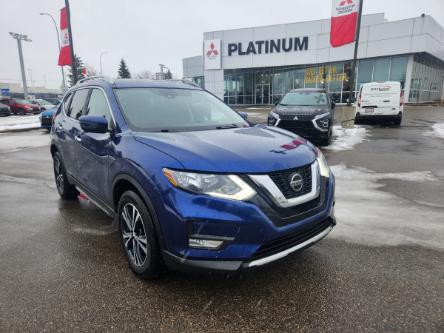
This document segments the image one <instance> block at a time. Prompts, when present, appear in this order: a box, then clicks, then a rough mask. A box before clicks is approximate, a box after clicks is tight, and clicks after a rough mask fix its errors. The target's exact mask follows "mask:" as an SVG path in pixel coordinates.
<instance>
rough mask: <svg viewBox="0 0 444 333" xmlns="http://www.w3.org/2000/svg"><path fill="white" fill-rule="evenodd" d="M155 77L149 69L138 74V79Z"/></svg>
mask: <svg viewBox="0 0 444 333" xmlns="http://www.w3.org/2000/svg"><path fill="white" fill-rule="evenodd" d="M153 77H154V75H153V73H151V72H150V71H148V70H144V71H142V72H140V73H137V74H136V78H137V79H150V80H151V79H153Z"/></svg>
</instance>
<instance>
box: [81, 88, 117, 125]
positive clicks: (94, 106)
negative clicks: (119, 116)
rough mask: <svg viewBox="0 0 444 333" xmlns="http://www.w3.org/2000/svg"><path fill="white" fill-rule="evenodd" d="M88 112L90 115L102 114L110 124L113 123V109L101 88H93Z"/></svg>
mask: <svg viewBox="0 0 444 333" xmlns="http://www.w3.org/2000/svg"><path fill="white" fill-rule="evenodd" d="M86 114H87V115H89V116H102V117H105V118H106V120H107V121H108V126H110V125H111V124H112V117H111V110H110V109H109V107H108V102H107V100H106V97H105V95H104V94H103V92H102V91H101V90H99V89H93V90H92V93H91V96H90V98H89V102H88V107H87V108H86Z"/></svg>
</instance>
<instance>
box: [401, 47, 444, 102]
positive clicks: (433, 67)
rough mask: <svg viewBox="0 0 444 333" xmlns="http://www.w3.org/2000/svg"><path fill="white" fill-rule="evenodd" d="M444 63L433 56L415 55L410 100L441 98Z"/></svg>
mask: <svg viewBox="0 0 444 333" xmlns="http://www.w3.org/2000/svg"><path fill="white" fill-rule="evenodd" d="M443 82H444V64H443V63H442V62H439V61H437V60H435V59H434V58H431V57H426V56H420V55H415V57H414V58H413V69H412V80H411V82H410V95H409V102H429V101H436V100H440V99H441V94H442V88H443Z"/></svg>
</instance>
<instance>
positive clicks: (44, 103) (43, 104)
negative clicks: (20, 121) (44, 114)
mask: <svg viewBox="0 0 444 333" xmlns="http://www.w3.org/2000/svg"><path fill="white" fill-rule="evenodd" d="M31 103H33V104H37V105H39V106H40V109H41V111H45V110H49V109H52V108H54V107H55V105H54V104H52V103H51V102H49V101H47V100H45V99H42V98H36V99H34V100H31Z"/></svg>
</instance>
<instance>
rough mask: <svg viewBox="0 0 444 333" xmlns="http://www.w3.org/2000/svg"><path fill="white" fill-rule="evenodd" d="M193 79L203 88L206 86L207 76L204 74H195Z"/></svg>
mask: <svg viewBox="0 0 444 333" xmlns="http://www.w3.org/2000/svg"><path fill="white" fill-rule="evenodd" d="M192 80H193V81H194V82H195V83H197V84H198V85H199V87H201V88H205V77H204V76H195V77H193V78H192Z"/></svg>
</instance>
